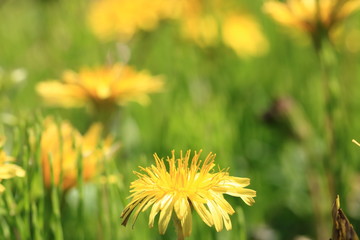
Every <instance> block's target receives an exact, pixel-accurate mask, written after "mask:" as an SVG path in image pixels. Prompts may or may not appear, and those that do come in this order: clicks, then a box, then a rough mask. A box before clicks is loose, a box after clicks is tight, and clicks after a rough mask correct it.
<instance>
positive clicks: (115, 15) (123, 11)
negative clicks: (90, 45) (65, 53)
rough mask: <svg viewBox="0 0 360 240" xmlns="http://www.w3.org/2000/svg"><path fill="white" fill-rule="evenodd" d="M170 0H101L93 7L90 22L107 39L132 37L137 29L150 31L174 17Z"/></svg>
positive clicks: (90, 9)
mask: <svg viewBox="0 0 360 240" xmlns="http://www.w3.org/2000/svg"><path fill="white" fill-rule="evenodd" d="M176 2H177V1H169V0H151V1H148V0H99V1H93V2H92V4H91V5H90V8H89V13H88V22H89V25H90V27H91V29H92V30H93V32H94V34H95V35H96V36H98V37H99V38H100V39H103V40H111V39H117V40H123V41H127V40H129V39H130V38H131V37H132V36H133V35H134V34H135V33H136V32H137V31H139V30H146V31H150V30H153V29H155V28H156V27H157V25H158V23H159V21H160V20H161V19H164V18H171V17H172V16H173V13H174V11H173V10H174V8H173V5H174V4H175V3H176Z"/></svg>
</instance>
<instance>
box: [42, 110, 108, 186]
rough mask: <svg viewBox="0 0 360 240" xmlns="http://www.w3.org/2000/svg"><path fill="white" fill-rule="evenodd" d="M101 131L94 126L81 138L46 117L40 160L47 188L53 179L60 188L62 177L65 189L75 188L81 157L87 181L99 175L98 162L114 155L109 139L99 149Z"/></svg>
mask: <svg viewBox="0 0 360 240" xmlns="http://www.w3.org/2000/svg"><path fill="white" fill-rule="evenodd" d="M101 131H102V127H101V125H100V124H94V125H92V126H91V127H90V129H89V130H88V132H87V133H86V134H85V135H81V134H80V133H79V132H78V131H77V130H76V129H74V128H73V127H72V126H71V125H70V123H68V122H66V121H63V122H61V123H60V124H56V123H55V122H54V121H53V119H52V118H50V117H48V118H46V119H45V121H44V131H43V133H42V136H41V159H42V168H43V179H44V183H45V185H46V186H47V187H49V186H50V185H51V179H52V177H53V179H54V184H55V185H57V184H59V183H60V177H62V179H61V180H62V188H63V189H64V190H67V189H69V188H71V187H73V186H75V185H76V183H77V179H78V177H77V175H78V161H79V160H78V158H79V157H81V163H82V164H83V165H82V168H83V173H82V175H83V178H84V180H85V181H88V180H90V179H91V178H92V177H94V176H96V174H97V173H98V172H99V169H100V168H99V167H100V166H101V164H99V161H100V160H101V159H103V158H104V157H107V156H108V155H110V154H111V153H112V152H113V148H112V147H113V146H112V139H111V138H110V137H108V138H106V139H105V140H104V143H103V144H102V148H101V149H100V148H99V143H100V137H101ZM50 159H51V161H52V164H51V165H52V169H51V165H50ZM51 170H52V171H51ZM51 173H52V174H53V176H52V175H51Z"/></svg>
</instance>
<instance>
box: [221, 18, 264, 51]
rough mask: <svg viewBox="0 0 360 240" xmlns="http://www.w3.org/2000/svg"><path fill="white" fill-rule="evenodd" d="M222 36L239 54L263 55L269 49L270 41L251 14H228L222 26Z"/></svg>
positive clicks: (226, 43) (225, 42)
mask: <svg viewBox="0 0 360 240" xmlns="http://www.w3.org/2000/svg"><path fill="white" fill-rule="evenodd" d="M222 38H223V41H224V44H225V45H227V46H229V47H230V48H232V49H233V50H234V51H235V52H236V53H237V54H238V55H239V56H243V57H246V56H257V55H262V54H264V53H265V52H267V50H268V42H267V40H266V39H265V37H264V35H263V34H262V32H261V30H260V26H259V25H258V23H257V22H256V21H255V19H253V17H251V16H249V15H245V14H243V15H239V14H233V15H231V14H230V15H227V16H226V17H225V19H224V22H223V26H222Z"/></svg>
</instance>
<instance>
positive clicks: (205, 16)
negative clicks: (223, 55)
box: [179, 0, 268, 57]
mask: <svg viewBox="0 0 360 240" xmlns="http://www.w3.org/2000/svg"><path fill="white" fill-rule="evenodd" d="M225 5H226V4H225ZM181 7H182V8H181V11H179V12H180V14H179V20H180V21H181V23H182V31H183V34H184V36H185V37H186V38H188V39H191V40H193V41H194V42H195V43H196V44H198V45H199V46H201V47H208V46H216V44H218V43H220V42H221V40H222V41H223V43H224V44H225V45H227V46H228V47H230V48H232V49H233V50H234V51H235V52H236V53H237V55H238V56H240V57H249V56H258V55H262V54H264V53H266V51H267V49H268V42H267V40H266V38H265V37H264V36H263V33H262V32H261V28H260V26H259V24H258V23H257V22H256V20H255V19H254V18H253V17H251V16H249V15H248V14H243V13H237V12H234V10H233V9H232V8H230V7H228V6H224V3H223V2H222V1H217V0H212V1H209V2H206V3H204V2H200V1H198V0H191V1H190V0H184V1H183V5H182V6H181Z"/></svg>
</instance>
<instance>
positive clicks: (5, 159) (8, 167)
mask: <svg viewBox="0 0 360 240" xmlns="http://www.w3.org/2000/svg"><path fill="white" fill-rule="evenodd" d="M4 142H5V138H4V137H0V182H1V181H2V180H4V179H9V178H13V177H24V176H25V171H24V170H23V169H22V168H21V167H19V166H17V165H15V164H13V163H11V162H13V161H14V158H13V157H10V156H8V155H7V154H6V153H5V151H4V150H3V149H2V148H3V145H4ZM4 190H5V187H4V186H3V185H2V184H1V183H0V193H1V192H3V191H4Z"/></svg>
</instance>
